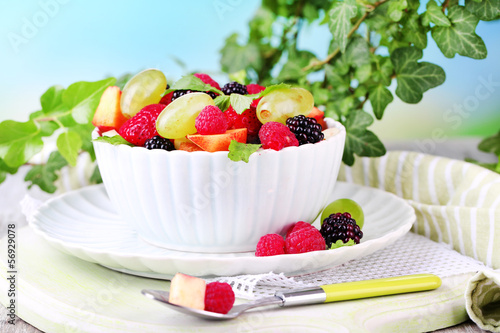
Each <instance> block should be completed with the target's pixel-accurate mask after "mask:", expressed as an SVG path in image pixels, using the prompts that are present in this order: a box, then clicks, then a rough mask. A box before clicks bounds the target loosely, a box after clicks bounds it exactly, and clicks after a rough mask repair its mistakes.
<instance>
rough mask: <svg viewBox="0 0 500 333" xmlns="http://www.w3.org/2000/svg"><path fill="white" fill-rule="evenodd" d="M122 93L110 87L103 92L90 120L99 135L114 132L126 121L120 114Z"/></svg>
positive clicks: (114, 87) (116, 88)
mask: <svg viewBox="0 0 500 333" xmlns="http://www.w3.org/2000/svg"><path fill="white" fill-rule="evenodd" d="M121 96H122V92H121V90H120V88H118V87H116V86H111V87H108V88H106V90H104V93H103V94H102V96H101V100H100V102H99V105H98V106H97V109H96V111H95V113H94V118H93V119H92V125H94V126H95V127H97V128H99V130H100V131H101V133H104V132H107V131H110V130H116V131H118V129H119V128H120V127H121V126H122V125H123V123H125V122H126V121H127V118H126V117H125V116H124V115H123V114H122V110H121V107H120V98H121Z"/></svg>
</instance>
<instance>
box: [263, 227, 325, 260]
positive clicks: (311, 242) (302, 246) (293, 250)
mask: <svg viewBox="0 0 500 333" xmlns="http://www.w3.org/2000/svg"><path fill="white" fill-rule="evenodd" d="M322 250H326V244H325V239H324V238H323V236H322V235H321V233H320V232H319V230H318V229H316V228H315V227H314V226H312V225H311V224H310V223H307V222H304V221H299V222H297V223H295V224H294V225H292V226H291V227H290V228H289V229H288V232H287V234H286V237H285V239H283V237H282V236H280V235H278V234H267V235H264V236H262V237H261V238H260V240H259V242H258V243H257V247H256V249H255V256H256V257H267V256H275V255H280V254H297V253H306V252H311V251H322Z"/></svg>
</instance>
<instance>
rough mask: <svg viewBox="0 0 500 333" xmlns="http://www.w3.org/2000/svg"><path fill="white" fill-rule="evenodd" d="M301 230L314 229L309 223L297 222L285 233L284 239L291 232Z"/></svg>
mask: <svg viewBox="0 0 500 333" xmlns="http://www.w3.org/2000/svg"><path fill="white" fill-rule="evenodd" d="M303 228H314V227H313V226H312V225H311V224H310V223H307V222H304V221H299V222H297V223H295V224H294V225H292V226H291V227H290V229H288V231H287V233H286V238H288V236H289V235H290V234H291V233H292V232H294V231H297V230H300V229H303Z"/></svg>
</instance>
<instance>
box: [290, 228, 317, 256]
mask: <svg viewBox="0 0 500 333" xmlns="http://www.w3.org/2000/svg"><path fill="white" fill-rule="evenodd" d="M320 250H326V243H325V239H324V238H323V236H321V233H320V232H319V230H318V229H316V228H314V227H313V228H302V229H299V230H297V231H294V232H292V233H290V235H288V237H287V238H286V240H285V251H286V253H289V254H294V253H305V252H311V251H320Z"/></svg>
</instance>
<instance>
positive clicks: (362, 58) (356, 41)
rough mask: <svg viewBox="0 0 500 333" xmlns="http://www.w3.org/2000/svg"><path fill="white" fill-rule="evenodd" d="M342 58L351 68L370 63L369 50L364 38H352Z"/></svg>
mask: <svg viewBox="0 0 500 333" xmlns="http://www.w3.org/2000/svg"><path fill="white" fill-rule="evenodd" d="M342 58H343V59H344V61H345V62H346V63H348V64H349V65H350V66H353V67H361V66H364V65H367V64H369V63H370V48H369V46H368V43H367V42H366V40H365V39H364V38H361V37H354V38H352V39H351V41H350V42H349V45H348V46H347V49H346V51H345V53H344V54H343V56H342Z"/></svg>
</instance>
